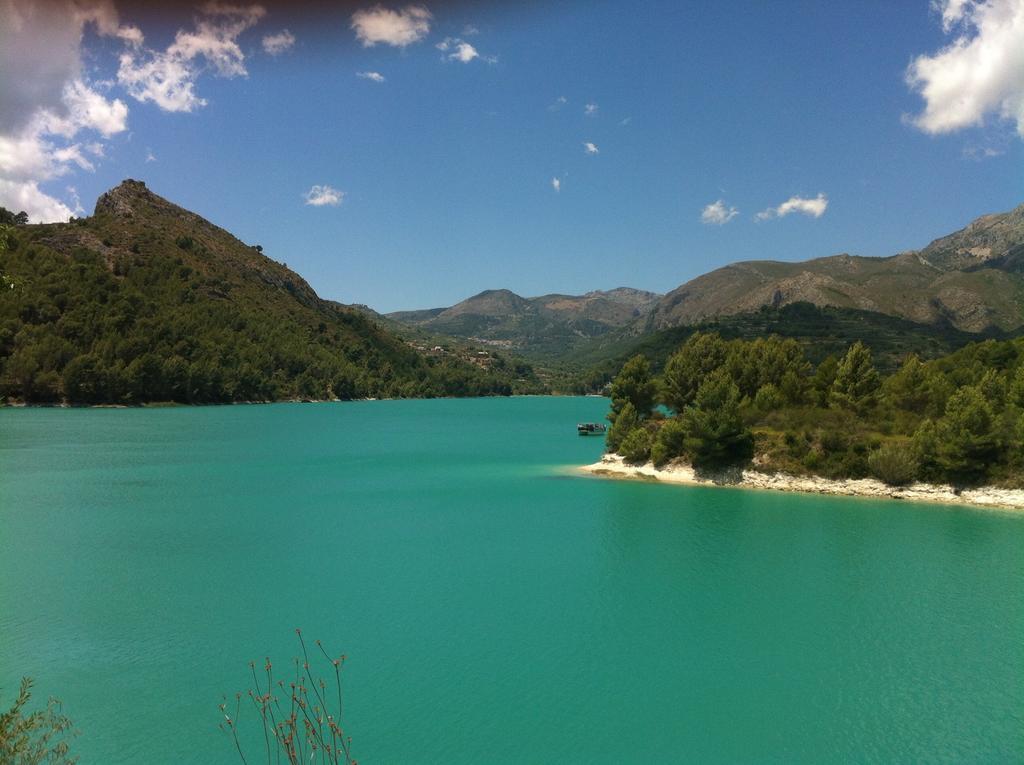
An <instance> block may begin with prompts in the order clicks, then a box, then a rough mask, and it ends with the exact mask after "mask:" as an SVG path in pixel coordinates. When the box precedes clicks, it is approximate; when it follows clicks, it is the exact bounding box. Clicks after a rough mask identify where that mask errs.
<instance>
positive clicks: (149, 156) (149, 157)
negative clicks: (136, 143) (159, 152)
mask: <svg viewBox="0 0 1024 765" xmlns="http://www.w3.org/2000/svg"><path fill="white" fill-rule="evenodd" d="M146 162H156V154H154V153H153V150H152V149H146Z"/></svg>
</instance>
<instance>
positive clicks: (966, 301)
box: [644, 205, 1024, 332]
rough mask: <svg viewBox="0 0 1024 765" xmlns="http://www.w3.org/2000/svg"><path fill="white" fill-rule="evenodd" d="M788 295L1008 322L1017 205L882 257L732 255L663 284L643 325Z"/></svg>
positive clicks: (1021, 293) (1018, 268)
mask: <svg viewBox="0 0 1024 765" xmlns="http://www.w3.org/2000/svg"><path fill="white" fill-rule="evenodd" d="M796 302H808V303H813V304H815V305H817V306H834V307H839V308H857V309H862V310H867V311H877V312H879V313H884V314H888V315H891V316H899V317H902V318H905V319H909V320H911V321H915V322H919V323H925V324H931V323H941V322H948V323H949V324H952V325H953V326H955V327H957V328H959V329H963V330H967V331H971V332H979V331H982V330H984V329H987V328H990V327H995V328H999V329H1004V330H1012V329H1015V328H1017V327H1019V326H1021V325H1024V205H1021V206H1020V207H1017V208H1016V209H1015V210H1012V211H1010V212H1007V213H1002V214H998V215H986V216H984V217H981V218H978V219H977V220H976V221H974V222H973V223H971V224H970V225H969V226H967V227H966V228H964V229H962V230H960V231H957V232H956V233H954V234H950V235H949V236H945V237H942V238H941V239H936V240H935V241H934V242H932V243H931V244H929V245H928V246H927V247H925V248H924V249H923V250H920V251H912V252H904V253H900V254H899V255H894V256H892V257H888V258H865V257H857V256H854V255H846V254H843V255H835V256H832V257H827V258H818V259H815V260H809V261H805V262H801V263H782V262H778V261H770V260H762V261H746V262H741V263H734V264H732V265H729V266H726V267H724V268H719V269H717V270H715V271H712V272H710V273H708V274H705V275H703V276H700V277H697V278H696V279H693V280H692V281H689V282H687V283H686V284H683V285H682V286H680V287H677V288H676V289H674V290H672V291H671V292H669V293H668V294H667V295H665V296H664V297H663V298H662V299H661V300H660V301H659V302H658V304H657V305H656V306H654V308H653V309H652V310H651V312H650V313H649V315H648V317H647V320H646V322H645V325H644V326H645V328H646V329H648V330H650V329H664V328H667V327H676V326H684V325H689V324H693V323H695V322H698V321H702V320H705V319H708V318H712V317H715V316H727V315H732V314H738V313H744V312H747V311H754V310H757V309H759V308H760V307H762V306H774V307H779V306H783V305H788V304H790V303H796Z"/></svg>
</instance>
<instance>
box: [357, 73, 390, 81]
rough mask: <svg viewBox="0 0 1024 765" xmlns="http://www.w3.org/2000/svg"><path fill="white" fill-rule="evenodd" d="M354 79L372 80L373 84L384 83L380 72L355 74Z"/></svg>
mask: <svg viewBox="0 0 1024 765" xmlns="http://www.w3.org/2000/svg"><path fill="white" fill-rule="evenodd" d="M356 77H362V78H363V79H364V80H372V81H373V82H384V80H385V77H384V75H383V74H381V73H380V72H356Z"/></svg>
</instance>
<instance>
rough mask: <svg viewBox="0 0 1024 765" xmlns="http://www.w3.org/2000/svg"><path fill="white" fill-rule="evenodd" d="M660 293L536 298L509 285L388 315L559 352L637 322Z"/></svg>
mask: <svg viewBox="0 0 1024 765" xmlns="http://www.w3.org/2000/svg"><path fill="white" fill-rule="evenodd" d="M660 297H661V296H660V295H658V294H656V293H653V292H645V291H643V290H637V289H631V288H629V287H619V288H617V289H613V290H607V291H603V290H595V291H593V292H588V293H586V294H585V295H559V294H553V295H542V296H540V297H534V298H524V297H521V296H520V295H517V294H515V293H514V292H511V291H509V290H485V291H484V292H481V293H480V294H478V295H474V296H473V297H471V298H468V299H466V300H463V301H462V302H461V303H458V304H456V305H453V306H451V307H449V308H430V309H425V310H420V311H397V312H395V313H390V314H387V318H389V319H392V320H395V321H399V322H402V323H403V324H406V325H411V326H417V327H421V328H423V329H426V330H429V331H431V332H436V333H440V334H444V335H451V336H454V337H461V338H472V339H474V340H476V341H482V342H484V343H487V344H491V345H497V346H503V347H507V348H513V349H516V350H519V351H521V352H526V353H531V352H532V353H535V354H538V355H558V354H560V353H563V352H565V351H567V350H569V349H571V348H573V347H575V346H577V345H579V344H581V343H584V342H586V341H587V340H589V339H590V338H593V337H599V336H601V335H604V334H606V333H608V332H610V331H612V330H614V329H617V328H620V327H624V326H626V325H628V324H631V323H633V322H636V321H637V320H639V319H641V318H642V317H644V316H645V315H646V314H647V312H648V311H649V310H650V309H651V307H652V306H654V305H655V304H656V303H657V301H658V299H659V298H660Z"/></svg>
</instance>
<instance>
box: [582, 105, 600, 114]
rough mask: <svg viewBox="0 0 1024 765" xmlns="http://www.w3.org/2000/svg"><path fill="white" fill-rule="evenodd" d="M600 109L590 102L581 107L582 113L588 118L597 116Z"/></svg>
mask: <svg viewBox="0 0 1024 765" xmlns="http://www.w3.org/2000/svg"><path fill="white" fill-rule="evenodd" d="M600 108H601V107H600V106H598V105H597V104H595V103H593V102H591V103H589V104H587V105H586V106H584V107H583V113H584V114H586V115H587V116H588V117H593V116H594V115H595V114H597V112H598V110H599V109H600Z"/></svg>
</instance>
